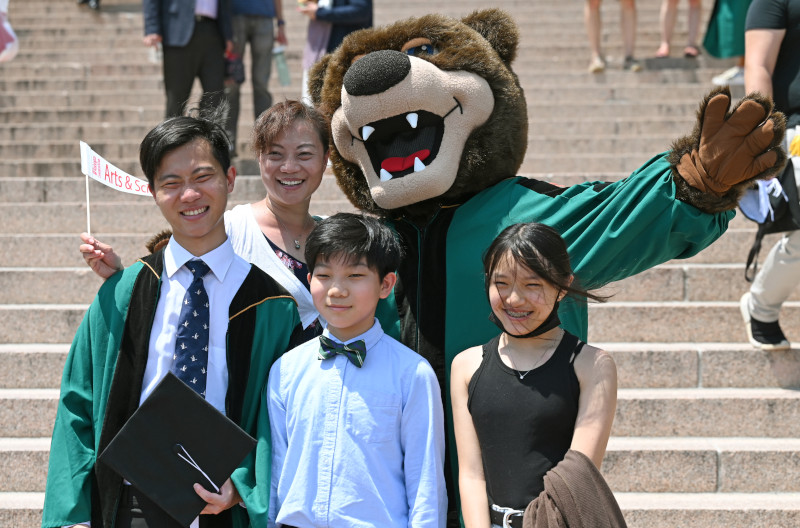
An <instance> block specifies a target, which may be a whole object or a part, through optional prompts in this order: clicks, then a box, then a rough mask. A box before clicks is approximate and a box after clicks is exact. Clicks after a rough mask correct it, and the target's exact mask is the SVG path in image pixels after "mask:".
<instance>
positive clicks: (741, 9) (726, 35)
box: [703, 0, 752, 59]
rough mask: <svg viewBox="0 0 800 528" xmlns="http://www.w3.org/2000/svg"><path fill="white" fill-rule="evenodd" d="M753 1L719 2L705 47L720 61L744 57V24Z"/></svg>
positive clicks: (705, 40) (730, 0)
mask: <svg viewBox="0 0 800 528" xmlns="http://www.w3.org/2000/svg"><path fill="white" fill-rule="evenodd" d="M751 1H752V0H717V1H716V2H714V10H713V11H712V13H711V17H709V19H708V28H707V29H706V36H705V38H704V39H703V47H704V48H705V49H706V51H707V52H708V54H709V55H711V56H712V57H717V58H718V59H726V58H728V57H743V56H744V22H745V18H747V9H748V8H749V7H750V2H751Z"/></svg>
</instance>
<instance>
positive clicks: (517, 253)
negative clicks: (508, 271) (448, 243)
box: [483, 223, 606, 302]
mask: <svg viewBox="0 0 800 528" xmlns="http://www.w3.org/2000/svg"><path fill="white" fill-rule="evenodd" d="M509 256H510V258H511V260H512V261H513V262H515V263H517V264H520V265H522V266H525V267H526V268H528V269H530V270H531V271H532V272H534V273H535V274H536V275H538V276H539V277H540V278H541V279H542V280H544V281H546V282H549V283H550V284H552V285H553V286H554V287H555V288H557V289H558V290H560V291H564V292H566V293H567V295H568V296H571V297H573V298H577V299H587V298H588V299H592V300H595V301H600V302H602V301H605V300H606V298H605V297H603V296H600V295H597V294H595V293H591V292H589V291H587V290H584V289H583V288H581V286H580V285H579V284H577V281H576V280H573V281H572V284H570V282H569V279H570V276H572V274H573V273H572V266H570V263H569V253H567V245H566V243H564V239H563V238H561V235H559V234H558V231H556V230H555V229H553V228H552V227H550V226H548V225H545V224H538V223H527V224H514V225H511V226H508V227H507V228H505V229H504V230H503V231H502V232H501V233H500V234H499V235H497V238H495V239H494V241H493V242H492V243H491V245H490V246H489V248H488V249H487V250H486V253H485V254H484V256H483V271H484V273H485V280H486V291H487V292H488V291H489V285H490V284H491V277H492V275H493V274H494V272H495V270H496V269H497V266H498V265H499V264H500V263H501V262H502V261H503V260H504V259H506V258H508V257H509Z"/></svg>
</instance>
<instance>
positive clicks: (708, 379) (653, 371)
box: [0, 276, 800, 389]
mask: <svg viewBox="0 0 800 528" xmlns="http://www.w3.org/2000/svg"><path fill="white" fill-rule="evenodd" d="M100 284H101V281H100V279H99V278H97V277H93V276H92V277H89V278H86V279H85V284H82V285H81V284H79V285H76V289H77V287H80V288H81V289H82V290H83V291H84V292H85V293H86V295H87V296H89V297H94V293H95V292H96V291H97V289H98V288H99V287H100ZM89 300H90V301H91V299H89ZM596 345H597V346H599V347H600V348H602V349H604V350H607V351H609V352H610V353H611V355H612V356H613V357H614V361H615V362H616V364H617V373H618V382H619V387H620V388H650V389H655V388H707V389H710V388H754V389H757V388H765V387H771V388H787V389H789V388H798V387H800V349H798V348H795V349H794V350H790V351H779V352H765V351H763V350H759V349H755V348H753V347H751V346H750V345H749V344H747V343H744V342H742V343H647V344H641V343H596ZM67 352H69V344H52V345H45V344H36V343H33V344H2V345H0V388H4V389H24V388H31V389H48V388H49V389H54V388H58V387H59V386H60V383H61V371H62V369H63V366H64V360H65V359H66V355H67Z"/></svg>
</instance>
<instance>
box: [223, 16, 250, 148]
mask: <svg viewBox="0 0 800 528" xmlns="http://www.w3.org/2000/svg"><path fill="white" fill-rule="evenodd" d="M247 19H248V16H246V15H234V16H233V19H232V24H233V51H232V53H233V55H234V56H236V57H239V58H240V59H241V58H243V57H244V48H245V45H246V44H247V41H248V38H249V35H248V32H247V28H248V24H247ZM252 52H253V44H252V42H251V43H250V53H251V54H252ZM240 94H241V85H240V84H239V83H237V82H233V81H229V82H227V83H225V97H226V98H227V99H228V105H229V107H228V120H227V123H226V125H225V131H226V132H227V133H228V138H229V139H230V140H231V146H232V149H233V150H232V151H231V154H234V153H235V152H236V128H237V127H238V126H239V96H240Z"/></svg>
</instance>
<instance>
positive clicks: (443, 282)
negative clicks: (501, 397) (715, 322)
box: [309, 9, 786, 451]
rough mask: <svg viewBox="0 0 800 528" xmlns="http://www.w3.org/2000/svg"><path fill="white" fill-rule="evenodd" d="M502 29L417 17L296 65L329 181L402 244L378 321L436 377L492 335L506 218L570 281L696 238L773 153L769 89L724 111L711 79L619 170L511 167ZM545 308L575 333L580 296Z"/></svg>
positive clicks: (698, 245) (510, 27)
mask: <svg viewBox="0 0 800 528" xmlns="http://www.w3.org/2000/svg"><path fill="white" fill-rule="evenodd" d="M518 40H519V33H518V30H517V27H516V25H515V24H514V22H513V21H512V19H511V17H510V16H509V15H508V14H507V13H505V12H503V11H501V10H497V9H488V10H483V11H476V12H474V13H472V14H471V15H469V16H467V17H465V18H463V19H461V20H456V19H453V18H449V17H445V16H441V15H427V16H422V17H419V18H411V19H408V20H403V21H400V22H397V23H394V24H391V25H388V26H384V27H378V28H374V29H366V30H361V31H358V32H356V33H353V34H351V35H350V36H348V37H347V38H346V39H345V40H344V42H343V43H342V45H341V46H340V47H339V48H338V49H337V50H336V51H334V52H333V53H331V54H329V55H327V56H325V57H323V59H322V60H321V61H320V62H318V63H317V64H316V65H315V67H314V68H313V69H312V71H311V73H310V82H309V89H310V92H311V96H312V99H313V101H314V104H315V105H316V106H318V107H319V108H321V109H322V110H323V111H324V112H325V113H327V115H328V116H329V117H330V118H331V128H332V138H333V146H332V149H331V150H332V151H331V160H332V163H333V169H334V172H335V174H336V178H337V180H338V183H339V186H340V187H341V188H342V190H343V191H344V193H345V194H346V195H347V197H348V198H349V199H350V201H351V202H352V203H353V204H354V205H355V206H356V207H357V208H359V209H361V210H362V211H365V212H369V213H374V214H377V215H380V216H381V217H382V218H384V219H385V221H386V222H387V223H389V224H391V225H392V227H393V228H394V230H395V231H396V233H397V234H398V236H399V237H400V238H401V240H402V242H403V245H404V246H405V250H406V257H405V259H404V261H403V264H402V267H401V269H400V270H398V275H399V282H398V285H397V287H396V288H395V292H394V296H393V298H390V299H389V302H388V303H387V304H386V305H383V306H381V307H380V311H379V317H380V319H381V322H382V324H383V326H384V329H385V330H386V331H387V332H389V333H391V334H394V335H395V336H396V337H399V338H400V339H401V340H402V341H403V342H404V343H405V344H406V345H408V346H409V347H411V348H413V349H414V350H416V351H417V352H419V353H420V354H421V355H422V356H424V357H425V358H426V359H427V360H428V361H430V363H431V364H432V365H433V367H434V369H436V371H437V373H438V375H439V380H440V382H441V383H442V387H445V386H446V383H445V382H446V380H447V379H448V377H449V365H450V362H451V360H452V358H453V356H454V355H455V354H457V353H458V352H460V351H461V350H464V349H466V348H468V347H471V346H475V345H479V344H482V343H485V342H486V341H488V340H489V339H491V338H492V337H493V336H495V335H496V334H497V333H498V329H497V327H495V326H494V325H493V323H491V322H490V321H489V319H488V315H489V313H490V308H489V304H488V301H487V298H486V294H485V291H484V276H483V269H482V265H481V256H482V253H483V252H484V251H485V249H486V248H487V247H488V245H489V243H490V242H491V241H492V240H493V239H494V238H495V236H497V234H498V233H500V231H502V230H503V228H505V227H506V226H508V225H510V224H514V223H518V222H532V221H536V222H543V223H546V224H549V225H551V226H553V227H554V228H556V229H557V230H558V231H559V232H560V233H561V235H562V236H563V237H564V238H565V240H566V242H567V245H568V247H569V252H570V257H571V261H572V266H573V268H574V270H575V272H576V276H577V279H578V280H579V281H580V283H581V284H582V285H583V286H585V287H590V288H594V287H598V286H601V285H604V284H607V283H609V282H612V281H617V280H620V279H624V278H625V277H628V276H631V275H634V274H636V273H639V272H640V271H642V270H645V269H648V268H651V267H653V266H656V265H657V264H660V263H662V262H665V261H668V260H670V259H674V258H687V257H690V256H692V255H694V254H696V253H697V252H699V251H701V250H702V249H703V248H705V247H707V246H708V245H709V244H711V243H712V242H713V241H714V240H716V239H717V238H718V237H719V236H720V235H721V234H722V233H723V232H724V231H725V229H726V228H727V225H728V221H729V220H730V219H731V218H732V217H733V215H734V213H733V211H732V210H733V208H734V207H735V206H736V204H737V202H738V199H739V197H740V195H741V193H742V192H743V190H744V189H745V188H746V187H747V186H748V185H750V184H751V183H752V181H753V180H754V179H757V178H766V177H769V176H771V175H774V174H776V173H777V172H778V171H779V170H780V169H781V168H782V166H783V164H784V163H785V160H786V155H785V153H784V152H783V151H782V150H781V148H780V146H779V145H780V142H781V139H782V137H783V131H784V127H785V120H784V118H783V116H782V115H781V114H779V113H777V112H773V110H772V103H771V102H770V101H769V100H768V99H767V98H764V97H760V96H757V95H751V96H748V97H745V98H744V99H743V100H742V101H740V102H739V104H738V105H736V107H735V108H733V109H732V110H731V109H730V105H731V96H730V93H729V92H728V90H727V89H718V90H715V91H714V92H712V93H710V94H709V95H708V96H706V97H705V99H704V100H703V101H702V102H701V103H700V106H699V110H698V113H697V124H696V126H695V128H694V130H693V131H692V132H691V133H690V134H689V135H687V136H686V137H683V138H680V139H677V140H676V141H675V142H674V143H673V145H672V148H671V149H670V151H669V152H666V153H662V154H658V155H656V156H654V157H653V158H652V159H650V160H649V161H648V162H647V163H645V164H644V165H643V166H642V167H640V168H638V169H637V170H636V171H634V172H633V173H632V174H631V175H630V176H629V177H627V178H625V179H623V180H620V181H616V182H613V183H607V182H590V183H583V184H579V185H575V186H572V187H566V188H564V187H557V186H554V185H552V184H549V183H546V182H542V181H537V180H534V179H530V178H524V177H519V176H517V171H518V170H519V167H520V165H521V163H522V160H523V158H524V156H525V149H526V146H527V133H528V125H527V115H528V114H527V108H526V104H525V96H524V94H523V91H522V88H521V87H520V84H519V80H518V79H517V76H516V75H515V74H514V72H513V71H512V70H511V63H512V62H513V60H514V58H515V55H516V52H517V45H518ZM531 95H532V96H533V97H536V94H535V93H534V94H531ZM559 155H565V154H559ZM586 170H587V171H591V170H592V168H591V167H586ZM559 316H560V319H561V322H562V326H563V327H564V328H565V329H566V330H568V331H570V332H572V333H573V334H576V335H577V336H579V337H580V338H582V339H584V340H585V339H586V333H587V311H586V306H585V304H581V303H578V302H562V303H561V306H560V308H559ZM451 451H452V450H451Z"/></svg>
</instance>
